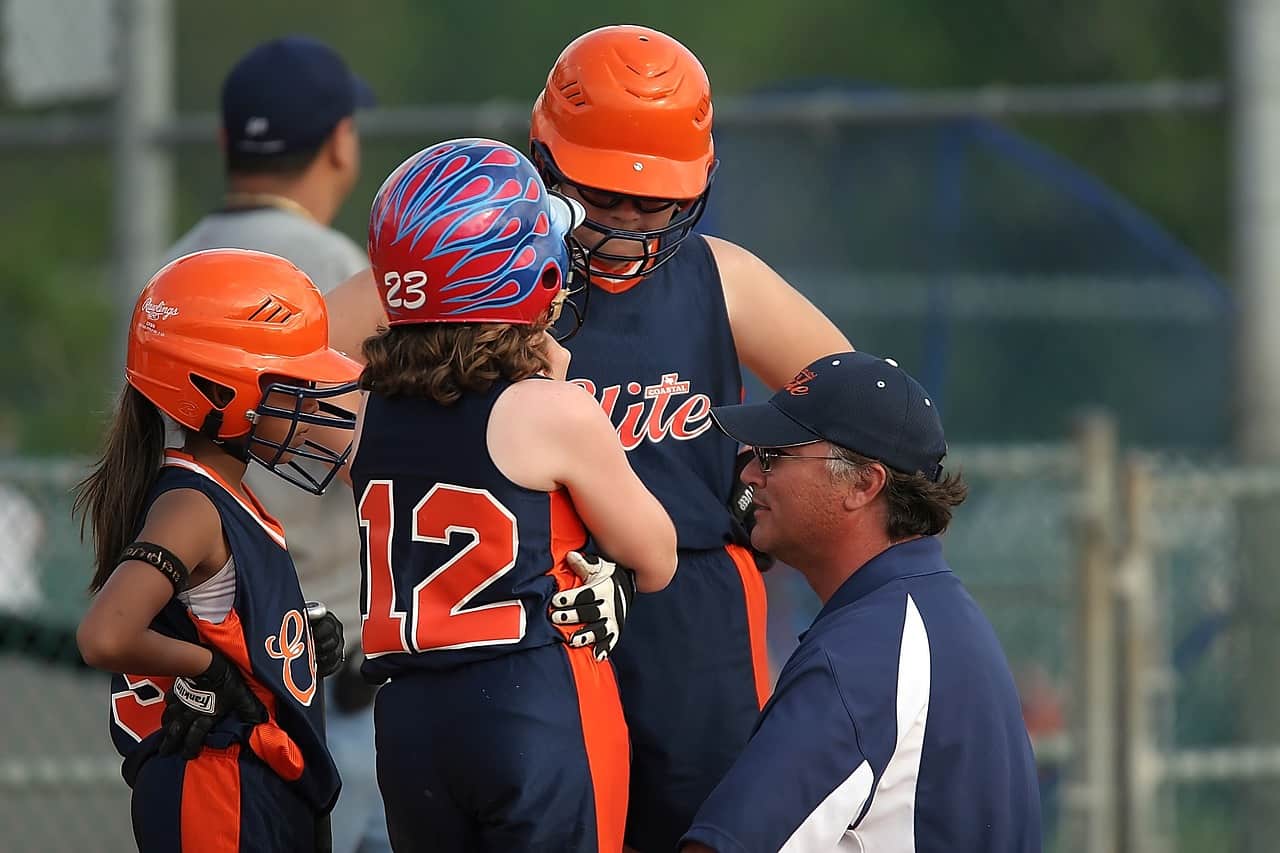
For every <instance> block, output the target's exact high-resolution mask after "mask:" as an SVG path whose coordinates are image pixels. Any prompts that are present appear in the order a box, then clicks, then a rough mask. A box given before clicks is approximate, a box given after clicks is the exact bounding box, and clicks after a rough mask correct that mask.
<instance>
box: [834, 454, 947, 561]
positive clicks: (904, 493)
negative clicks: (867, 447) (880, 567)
mask: <svg viewBox="0 0 1280 853" xmlns="http://www.w3.org/2000/svg"><path fill="white" fill-rule="evenodd" d="M828 446H829V447H830V448H831V451H832V452H831V455H832V456H834V457H839V458H836V459H828V460H827V473H829V474H830V475H831V480H832V482H834V483H837V484H840V483H861V480H862V478H863V477H865V476H866V473H867V470H868V469H869V468H870V467H871V466H872V465H880V466H881V467H883V468H884V471H885V483H884V491H883V492H882V494H883V495H884V496H885V500H886V501H887V502H888V504H889V518H888V528H889V530H888V533H889V538H890V539H892V540H893V541H895V542H896V541H899V540H901V539H907V538H909V537H912V536H934V535H937V534H939V533H941V532H942V531H944V530H946V529H947V525H949V524H950V523H951V510H952V509H953V508H955V507H957V506H959V505H960V504H962V503H964V499H965V498H966V497H967V496H968V494H969V487H968V486H966V485H965V483H964V481H963V480H961V478H960V474H959V473H958V472H957V473H951V472H948V473H947V474H946V475H945V476H944V477H943V478H942V479H941V480H939V481H938V482H936V483H935V482H933V481H932V480H930V479H928V478H927V477H925V476H924V475H923V474H903V473H902V472H901V471H895V470H893V469H892V468H890V467H889V466H888V465H885V464H884V463H883V462H880V461H879V460H876V459H871V458H870V457H867V456H863V455H862V454H860V453H854V452H853V451H852V450H848V449H846V448H843V447H839V446H837V445H834V444H829V445H828Z"/></svg>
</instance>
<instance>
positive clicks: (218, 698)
mask: <svg viewBox="0 0 1280 853" xmlns="http://www.w3.org/2000/svg"><path fill="white" fill-rule="evenodd" d="M209 651H210V652H211V653H212V654H213V660H212V661H210V662H209V668H208V669H206V670H205V671H204V672H202V673H200V674H199V675H197V676H195V677H194V678H187V677H185V676H184V677H180V678H176V679H174V682H173V687H172V688H171V689H170V690H169V692H167V693H165V695H164V713H163V714H162V715H161V716H160V729H161V731H162V732H163V733H164V734H163V736H162V738H161V740H160V754H161V755H170V754H172V753H175V752H181V753H182V756H183V757H184V758H188V759H191V758H195V757H196V756H197V755H199V754H200V750H201V748H203V747H204V741H205V738H206V737H208V736H209V732H211V731H213V727H214V726H215V725H217V723H218V721H219V720H221V719H222V718H223V717H225V716H227V715H228V714H235V715H236V716H237V717H239V718H240V719H241V720H243V721H245V722H246V723H253V724H257V723H264V722H266V720H267V709H266V707H265V706H264V705H263V704H262V702H260V701H259V700H258V697H257V696H254V695H253V691H252V690H250V689H249V686H248V685H247V684H245V683H244V679H243V678H241V676H240V671H239V670H238V669H236V667H235V666H234V665H233V664H232V663H231V662H230V661H229V660H227V659H226V658H225V657H223V656H222V654H220V653H219V652H218V651H217V650H216V649H210V650H209Z"/></svg>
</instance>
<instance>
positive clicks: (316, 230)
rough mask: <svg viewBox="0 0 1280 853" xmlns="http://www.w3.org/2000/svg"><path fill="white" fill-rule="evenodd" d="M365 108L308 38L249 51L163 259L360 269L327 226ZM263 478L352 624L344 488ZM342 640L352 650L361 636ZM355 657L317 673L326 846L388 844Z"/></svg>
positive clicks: (314, 271) (313, 587)
mask: <svg viewBox="0 0 1280 853" xmlns="http://www.w3.org/2000/svg"><path fill="white" fill-rule="evenodd" d="M373 102H374V99H373V93H372V92H371V91H370V89H369V87H368V86H367V85H365V83H364V82H363V81H361V80H360V79H359V78H357V77H356V76H354V75H353V74H352V73H351V71H350V70H349V69H348V68H347V65H346V63H345V62H344V61H343V60H342V58H341V57H340V56H339V55H338V54H337V53H336V52H335V51H334V50H333V49H332V48H330V47H328V46H327V45H324V44H322V43H320V42H318V41H315V40H314V39H310V38H306V37H302V36H287V37H284V38H279V39H274V40H272V41H268V42H266V43H264V44H261V45H258V46H257V47H255V48H253V49H252V50H250V51H249V52H248V53H247V54H245V55H244V56H243V57H242V58H241V59H240V61H239V62H237V63H236V65H235V67H234V68H232V69H231V72H230V73H229V74H228V75H227V78H226V80H225V81H224V82H223V86H222V132H221V144H222V150H223V154H224V156H225V162H226V173H227V194H226V197H225V198H224V200H223V205H222V207H221V208H220V209H218V210H216V211H213V212H212V213H210V214H208V215H207V216H205V217H204V218H203V219H201V220H200V221H199V222H197V223H196V224H195V226H194V227H193V228H192V229H191V230H190V231H188V232H187V233H186V234H184V235H183V236H182V237H181V238H180V239H179V240H178V242H177V243H175V244H174V245H173V247H172V248H171V249H170V250H169V256H168V260H172V259H174V258H177V257H181V256H182V255H186V254H189V253H191V252H195V251H200V250H202V249H214V248H223V247H234V248H242V249H256V250H258V251H262V252H271V253H273V254H276V255H280V256H282V257H284V258H287V259H288V260H290V261H292V262H293V263H294V264H296V265H297V266H298V267H300V268H301V269H302V270H303V272H305V273H306V274H307V275H308V276H310V277H311V280H312V281H314V282H315V283H316V285H317V286H318V287H319V288H320V290H321V291H322V292H324V291H328V290H329V289H330V288H332V287H333V286H334V285H336V284H337V283H338V282H340V281H342V280H343V279H345V278H347V277H348V276H350V275H352V274H353V273H355V272H357V271H358V270H361V269H364V268H365V267H367V266H368V264H369V259H368V256H367V255H366V254H365V252H364V250H363V249H361V248H360V247H358V246H357V245H356V243H355V242H353V241H352V240H351V239H350V238H349V237H347V236H346V235H345V234H342V233H340V232H338V231H335V230H334V229H333V228H331V227H329V223H331V222H332V221H333V219H334V217H335V216H336V215H337V213H338V210H339V209H340V208H341V206H342V204H343V203H344V202H345V201H346V199H347V197H348V196H349V195H350V194H351V190H352V188H353V187H354V186H355V183H356V179H357V177H358V176H359V172H360V139H359V135H358V133H357V131H356V125H355V111H356V110H357V109H358V108H360V107H367V106H372V105H373ZM264 474H265V472H259V471H252V472H250V475H249V476H248V482H249V484H250V486H251V488H252V489H253V490H254V491H255V492H256V493H257V494H258V495H259V496H260V497H262V499H263V501H264V503H266V504H267V505H268V506H270V507H272V508H273V511H274V512H275V513H276V514H277V515H278V517H279V520H280V522H281V523H282V524H283V525H284V528H285V531H286V534H287V536H288V539H289V551H290V553H291V554H292V555H293V558H294V562H295V563H296V565H297V568H298V576H299V579H300V580H301V581H302V589H303V592H304V593H305V594H306V596H307V597H308V598H310V599H314V600H320V601H324V602H326V603H327V605H328V606H329V607H330V609H332V610H333V611H334V612H335V613H336V614H337V615H338V618H339V619H341V620H342V622H343V624H345V625H349V626H359V625H360V611H359V607H358V598H359V593H360V559H359V544H360V537H359V536H358V535H357V528H356V521H355V513H354V510H353V506H352V501H351V495H350V494H349V493H348V492H347V490H346V487H345V486H338V485H334V486H331V487H330V489H329V491H328V493H327V494H326V495H324V496H323V497H314V498H313V497H310V496H308V495H305V494H303V493H302V492H300V491H299V490H297V489H293V488H290V487H289V486H288V484H286V483H284V481H282V480H280V479H279V478H277V477H272V476H270V475H265V476H263V475H264ZM347 637H348V641H349V642H351V643H354V644H358V643H359V637H360V632H359V630H349V631H348V632H347ZM360 660H361V655H360V653H359V648H358V645H356V646H355V647H353V648H349V649H348V651H347V661H346V666H345V668H344V669H343V670H342V671H340V672H339V674H338V675H337V676H335V677H334V678H330V679H327V680H326V684H327V685H328V686H329V688H330V694H329V696H328V699H329V701H328V719H327V729H328V739H329V748H330V750H331V751H332V753H333V757H334V761H335V762H336V763H337V765H338V769H339V771H340V772H341V774H342V795H341V796H340V797H339V799H338V805H337V807H336V808H335V809H334V812H333V841H334V845H333V849H334V851H335V853H352V851H354V850H356V849H363V850H371V849H388V848H389V842H387V841H386V822H385V820H384V818H383V814H382V800H381V798H380V797H379V795H378V789H377V780H376V777H375V771H374V744H373V705H372V699H373V696H372V692H371V691H370V690H369V689H368V688H366V687H365V685H364V682H363V681H362V680H361V679H360V676H359V664H360ZM362 842H364V846H363V847H361V846H360V845H361V844H362Z"/></svg>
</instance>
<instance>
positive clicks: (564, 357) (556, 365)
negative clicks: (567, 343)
mask: <svg viewBox="0 0 1280 853" xmlns="http://www.w3.org/2000/svg"><path fill="white" fill-rule="evenodd" d="M542 351H543V352H544V353H546V356H547V361H549V362H550V363H551V366H550V368H548V370H547V375H548V376H550V377H551V378H552V379H559V380H561V381H562V382H563V381H565V380H567V379H568V378H569V359H570V358H572V357H573V356H572V354H571V353H570V352H569V351H568V350H567V349H565V348H564V347H563V346H561V345H560V342H559V341H557V340H556V339H555V338H553V337H552V336H551V333H550V332H544V333H543V335H542Z"/></svg>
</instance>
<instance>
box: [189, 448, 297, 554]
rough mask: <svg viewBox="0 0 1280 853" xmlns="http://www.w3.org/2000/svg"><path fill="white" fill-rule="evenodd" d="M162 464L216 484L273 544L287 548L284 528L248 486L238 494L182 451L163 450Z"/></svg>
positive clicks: (228, 484)
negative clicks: (193, 472) (183, 469)
mask: <svg viewBox="0 0 1280 853" xmlns="http://www.w3.org/2000/svg"><path fill="white" fill-rule="evenodd" d="M164 464H165V465H171V466H173V467H175V468H186V469H187V470H188V471H195V472H196V473H197V474H202V475H204V476H205V477H208V478H209V479H210V480H212V481H213V482H215V483H217V484H218V485H219V486H221V487H222V488H223V489H224V490H225V491H226V493H227V494H229V495H231V497H233V498H235V500H236V502H237V503H239V504H240V506H241V507H243V508H244V511H245V512H247V513H249V515H251V516H253V519H254V520H255V521H257V522H258V525H259V526H260V527H261V528H262V529H263V530H264V531H265V532H266V534H267V535H268V536H270V537H271V539H272V541H273V542H275V543H276V544H277V545H279V546H280V547H281V548H287V547H288V546H287V545H286V544H285V539H284V527H283V526H281V524H280V522H278V521H276V519H275V517H274V516H272V515H271V514H270V513H269V512H267V510H266V508H265V507H264V506H263V505H262V502H261V501H259V500H258V498H257V496H256V495H255V494H254V493H253V492H252V491H250V490H249V487H248V486H245V487H244V494H243V495H242V494H240V492H239V491H237V490H236V489H233V488H232V487H231V484H230V483H228V482H227V481H226V480H224V479H222V475H221V474H219V473H218V472H217V471H214V470H213V469H212V468H209V467H208V466H206V465H203V464H201V463H200V462H198V461H196V459H195V457H194V456H192V455H191V454H189V453H183V452H182V451H180V450H174V449H173V448H169V449H167V450H165V452H164Z"/></svg>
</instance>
